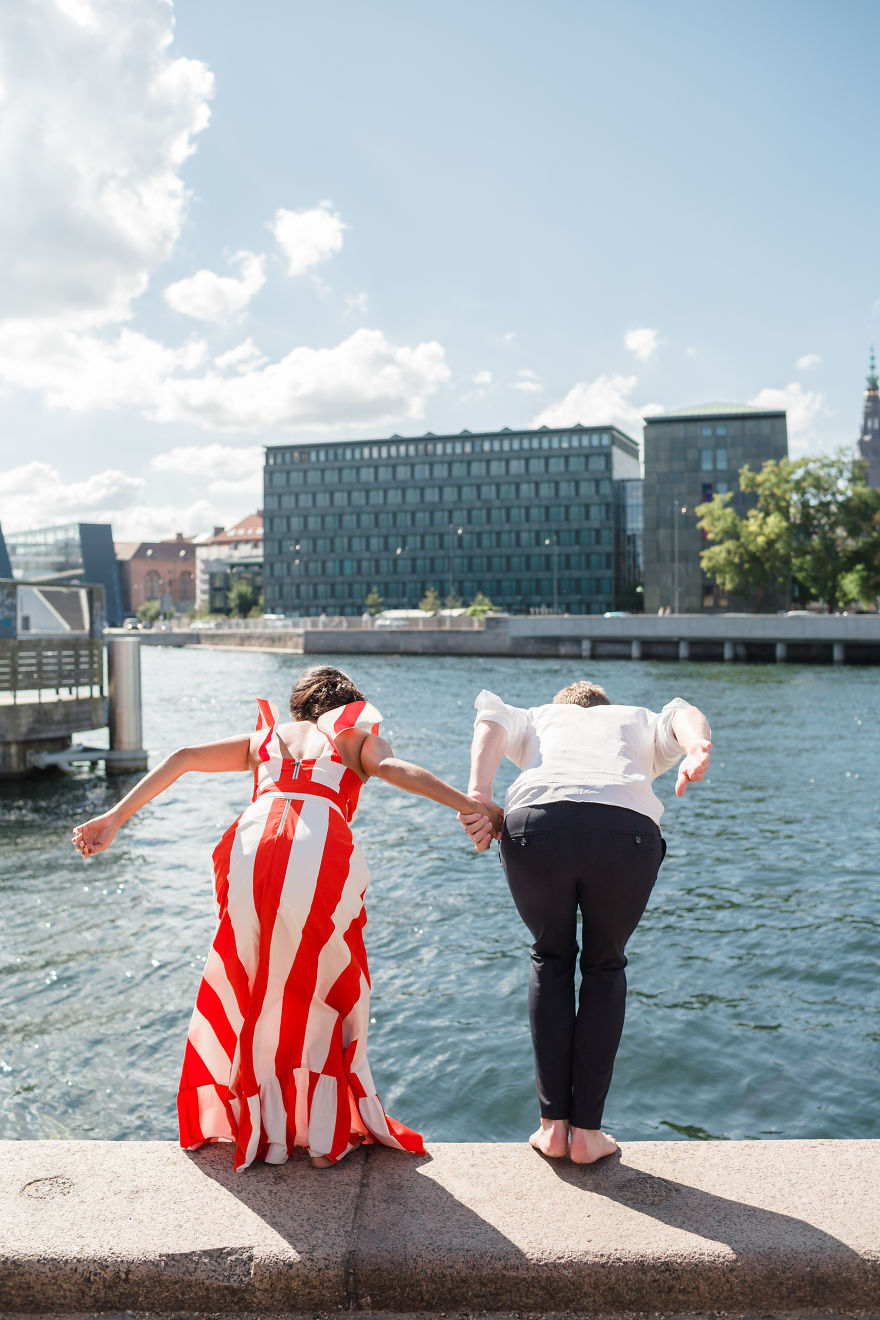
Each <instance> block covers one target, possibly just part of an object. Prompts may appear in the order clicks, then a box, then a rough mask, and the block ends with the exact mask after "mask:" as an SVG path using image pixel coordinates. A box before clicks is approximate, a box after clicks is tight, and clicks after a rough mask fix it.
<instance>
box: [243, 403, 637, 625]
mask: <svg viewBox="0 0 880 1320" xmlns="http://www.w3.org/2000/svg"><path fill="white" fill-rule="evenodd" d="M638 476H639V450H638V445H637V444H636V442H635V441H634V440H632V439H631V438H630V437H629V436H627V435H624V433H623V432H622V431H619V430H617V429H616V428H614V427H586V426H574V427H566V428H564V429H559V430H549V429H547V428H546V427H541V428H540V430H537V431H510V430H503V431H493V432H484V433H479V434H476V433H474V434H472V433H471V432H469V431H463V432H461V433H460V434H458V435H432V434H430V433H429V434H427V435H424V436H419V437H413V438H404V437H401V436H392V437H391V438H389V439H382V440H367V441H364V442H358V443H355V442H352V441H333V442H329V443H321V444H291V445H277V446H271V447H270V448H268V449H267V450H266V460H265V468H264V519H265V536H264V554H265V572H264V591H265V608H266V611H267V612H268V613H284V614H297V615H309V614H320V613H322V612H326V613H328V614H360V613H361V611H362V610H363V608H364V602H365V601H366V598H367V595H368V593H369V592H370V591H371V590H372V589H373V588H375V589H376V590H378V592H379V594H380V596H381V597H382V598H383V601H384V606H385V608H386V609H404V608H410V609H414V608H415V607H416V606H417V605H418V603H419V601H420V600H421V598H422V597H423V596H424V595H425V593H426V591H427V590H428V589H429V588H430V587H433V588H434V589H435V590H436V591H437V592H438V594H439V595H440V597H441V598H442V599H446V598H447V597H458V598H460V599H461V600H462V601H463V602H464V604H467V603H468V602H469V601H471V600H472V599H473V598H474V596H476V594H477V592H479V591H482V592H483V593H484V594H485V595H486V596H488V597H489V599H490V600H491V601H492V602H493V604H495V605H496V606H498V607H500V608H501V609H505V610H510V611H512V612H516V613H528V612H530V611H541V610H554V609H555V610H558V611H560V612H567V613H571V614H601V613H603V612H604V611H605V610H609V609H612V608H614V599H615V586H616V583H615V577H616V562H615V560H616V558H617V557H616V555H615V544H616V539H617V529H618V525H619V521H620V519H621V518H622V517H624V516H625V510H626V508H627V504H626V501H625V500H621V498H620V497H619V495H618V494H617V493H616V490H617V485H618V483H620V482H621V481H626V480H632V479H634V478H636V479H637V478H638Z"/></svg>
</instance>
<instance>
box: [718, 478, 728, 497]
mask: <svg viewBox="0 0 880 1320" xmlns="http://www.w3.org/2000/svg"><path fill="white" fill-rule="evenodd" d="M729 490H730V486H729V485H728V484H727V482H726V481H716V482H715V491H716V494H718V495H726V494H727V492H728V491H729Z"/></svg>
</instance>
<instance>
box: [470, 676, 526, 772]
mask: <svg viewBox="0 0 880 1320" xmlns="http://www.w3.org/2000/svg"><path fill="white" fill-rule="evenodd" d="M474 708H475V709H476V712H477V714H476V718H475V719H474V728H476V727H477V725H479V724H500V725H501V727H502V729H505V730H506V732H507V752H506V755H507V756H508V758H509V759H510V760H511V761H513V763H514V765H518V766H520V767H522V766H524V765H525V764H526V762H527V761H528V759H529V756H530V754H531V748H530V745H529V744H530V742H531V741H533V738H532V734H533V729H532V722H531V720H530V718H529V712H528V711H527V710H523V708H522V707H521V706H508V705H507V703H506V702H504V701H502V700H501V698H500V697H497V696H496V695H495V693H494V692H488V691H486V689H485V688H484V689H483V691H482V692H481V693H480V694H479V696H478V697H477V698H476V700H475V701H474Z"/></svg>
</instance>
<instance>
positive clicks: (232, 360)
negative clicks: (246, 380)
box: [214, 338, 269, 371]
mask: <svg viewBox="0 0 880 1320" xmlns="http://www.w3.org/2000/svg"><path fill="white" fill-rule="evenodd" d="M268 361H269V359H268V358H267V357H265V356H264V355H263V353H262V352H261V351H260V349H259V348H257V346H256V344H255V343H254V341H253V340H252V339H250V338H248V339H245V340H244V341H243V342H242V343H240V344H237V345H236V347H235V348H230V349H228V350H227V352H225V353H220V354H219V355H218V356H217V357H215V358H214V366H215V367H219V368H220V370H221V371H248V370H254V369H256V368H258V367H264V366H265V365H266V363H267V362H268Z"/></svg>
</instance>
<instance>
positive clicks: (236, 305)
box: [164, 252, 266, 325]
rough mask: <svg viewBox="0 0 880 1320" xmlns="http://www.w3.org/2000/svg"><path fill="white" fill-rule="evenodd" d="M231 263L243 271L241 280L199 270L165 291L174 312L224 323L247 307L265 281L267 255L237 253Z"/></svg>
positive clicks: (170, 285) (166, 299)
mask: <svg viewBox="0 0 880 1320" xmlns="http://www.w3.org/2000/svg"><path fill="white" fill-rule="evenodd" d="M231 260H232V262H233V263H234V264H237V265H238V267H239V270H240V276H239V278H238V279H235V278H233V277H232V276H229V275H216V274H215V273H214V271H212V270H199V271H196V273H195V275H190V276H188V277H187V278H186V279H184V280H178V281H177V283H176V284H169V285H168V287H167V289H166V290H165V294H164V297H165V301H166V302H167V303H168V306H169V307H172V308H173V309H174V311H175V312H182V313H183V315H184V316H192V317H195V318H197V319H198V320H200V321H212V322H215V323H216V324H218V325H224V324H225V323H226V322H227V321H229V320H231V319H232V318H233V317H235V316H236V315H237V314H238V313H239V312H241V311H243V310H244V308H245V307H247V305H248V303H249V302H250V301H251V299H252V298H253V297H254V296H255V295H256V294H257V293H259V291H260V289H262V287H263V285H264V284H265V283H266V258H265V257H262V256H257V255H256V254H255V253H253V252H236V254H235V256H234V257H232V259H231Z"/></svg>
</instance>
